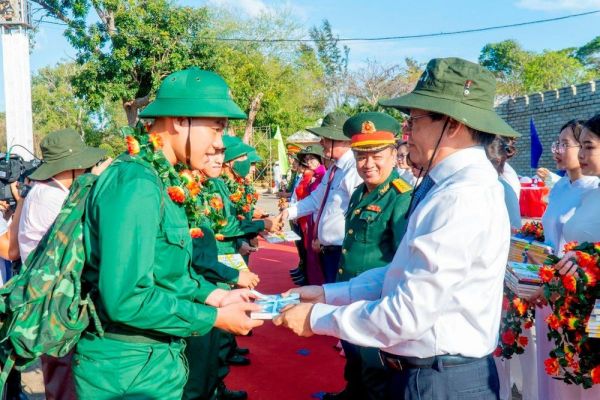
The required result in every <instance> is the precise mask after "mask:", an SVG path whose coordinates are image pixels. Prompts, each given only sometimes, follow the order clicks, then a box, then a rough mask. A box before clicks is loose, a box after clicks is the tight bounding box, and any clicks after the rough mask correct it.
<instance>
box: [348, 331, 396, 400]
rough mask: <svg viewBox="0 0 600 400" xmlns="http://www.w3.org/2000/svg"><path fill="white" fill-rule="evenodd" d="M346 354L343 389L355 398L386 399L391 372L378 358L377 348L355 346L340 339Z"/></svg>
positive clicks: (368, 399) (362, 399)
mask: <svg viewBox="0 0 600 400" xmlns="http://www.w3.org/2000/svg"><path fill="white" fill-rule="evenodd" d="M342 347H343V348H344V353H345V355H346V365H345V366H344V378H345V379H346V382H347V384H346V389H345V391H346V392H347V393H348V394H349V395H350V398H352V399H356V400H359V399H360V400H386V399H388V393H389V383H390V378H391V376H392V374H391V372H390V371H389V370H388V369H387V368H386V367H385V366H384V365H383V363H382V362H381V359H380V358H379V350H378V349H374V348H367V347H361V346H357V345H355V344H352V343H349V342H346V341H345V340H342Z"/></svg>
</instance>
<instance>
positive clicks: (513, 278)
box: [504, 261, 542, 300]
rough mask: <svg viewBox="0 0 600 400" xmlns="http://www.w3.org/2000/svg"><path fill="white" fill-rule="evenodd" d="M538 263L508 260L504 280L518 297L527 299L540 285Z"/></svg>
mask: <svg viewBox="0 0 600 400" xmlns="http://www.w3.org/2000/svg"><path fill="white" fill-rule="evenodd" d="M539 269H540V266H539V265H535V264H527V263H520V262H514V261H509V262H508V265H507V266H506V274H505V275H504V282H505V283H506V286H507V287H508V288H509V289H510V290H511V291H512V292H513V293H514V294H516V295H517V296H518V297H520V298H522V299H525V300H529V299H530V298H531V296H532V295H533V294H534V293H536V292H537V290H538V288H539V287H540V286H542V280H541V279H540V277H539V274H538V271H539Z"/></svg>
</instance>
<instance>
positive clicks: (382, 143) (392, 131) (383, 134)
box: [344, 112, 400, 151]
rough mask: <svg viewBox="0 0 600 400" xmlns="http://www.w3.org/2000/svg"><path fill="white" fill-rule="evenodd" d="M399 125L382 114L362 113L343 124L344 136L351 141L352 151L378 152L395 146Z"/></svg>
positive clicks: (392, 118) (389, 116) (391, 118)
mask: <svg viewBox="0 0 600 400" xmlns="http://www.w3.org/2000/svg"><path fill="white" fill-rule="evenodd" d="M398 132H400V123H399V122H398V121H397V120H396V118H394V117H392V116H391V115H388V114H386V113H382V112H363V113H358V114H356V115H354V116H352V117H350V118H349V119H348V120H347V121H346V123H345V124H344V135H346V136H347V137H348V138H349V139H350V140H351V142H352V143H351V145H350V146H351V147H352V150H354V151H379V150H382V149H385V148H386V147H390V146H394V145H395V144H396V135H397V134H398Z"/></svg>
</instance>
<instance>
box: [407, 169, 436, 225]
mask: <svg viewBox="0 0 600 400" xmlns="http://www.w3.org/2000/svg"><path fill="white" fill-rule="evenodd" d="M434 185H435V182H434V181H433V179H431V177H430V176H429V175H426V176H425V178H423V181H422V182H421V184H420V185H419V187H417V188H416V189H415V194H414V195H413V200H412V204H411V207H410V210H409V211H408V216H409V217H410V216H411V215H412V213H413V211H414V210H415V208H417V206H418V205H419V203H420V202H421V200H423V197H425V195H426V194H427V192H429V190H431V188H432V187H433V186H434Z"/></svg>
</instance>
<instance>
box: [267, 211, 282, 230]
mask: <svg viewBox="0 0 600 400" xmlns="http://www.w3.org/2000/svg"><path fill="white" fill-rule="evenodd" d="M263 221H265V230H266V231H268V232H280V231H281V229H282V228H283V223H282V222H281V218H280V216H279V215H278V216H276V217H268V218H265V219H263Z"/></svg>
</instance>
